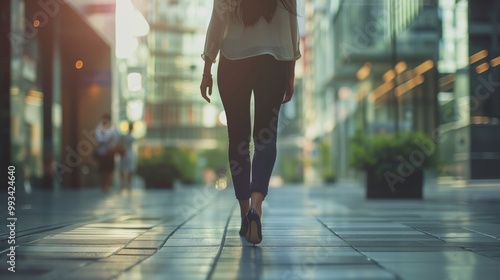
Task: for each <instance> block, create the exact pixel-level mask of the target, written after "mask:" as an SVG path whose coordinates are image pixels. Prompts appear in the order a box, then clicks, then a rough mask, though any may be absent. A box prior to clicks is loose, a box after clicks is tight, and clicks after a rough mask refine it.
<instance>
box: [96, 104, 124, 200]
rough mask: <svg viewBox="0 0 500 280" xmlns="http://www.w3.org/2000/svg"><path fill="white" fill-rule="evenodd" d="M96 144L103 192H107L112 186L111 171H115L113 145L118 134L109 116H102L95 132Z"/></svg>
mask: <svg viewBox="0 0 500 280" xmlns="http://www.w3.org/2000/svg"><path fill="white" fill-rule="evenodd" d="M95 137H96V140H97V142H98V146H97V150H96V153H95V154H96V159H97V161H98V163H99V173H100V174H101V183H102V190H103V192H109V190H110V189H111V186H112V185H113V171H114V169H115V150H114V149H115V145H116V143H117V141H118V139H119V133H118V131H117V130H116V128H115V127H114V126H113V124H112V123H111V116H110V115H109V114H104V115H103V116H102V118H101V122H100V123H99V124H98V125H97V128H96V130H95Z"/></svg>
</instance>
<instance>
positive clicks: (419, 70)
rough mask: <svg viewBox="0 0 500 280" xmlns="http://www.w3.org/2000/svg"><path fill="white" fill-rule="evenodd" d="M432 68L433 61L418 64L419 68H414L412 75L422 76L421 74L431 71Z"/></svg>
mask: <svg viewBox="0 0 500 280" xmlns="http://www.w3.org/2000/svg"><path fill="white" fill-rule="evenodd" d="M432 68H434V61H432V60H430V59H429V60H426V61H425V62H423V63H422V64H420V65H419V66H417V67H415V70H414V73H415V75H422V74H423V73H425V72H427V71H429V70H431V69H432Z"/></svg>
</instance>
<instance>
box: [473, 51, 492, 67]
mask: <svg viewBox="0 0 500 280" xmlns="http://www.w3.org/2000/svg"><path fill="white" fill-rule="evenodd" d="M487 56H488V51H487V50H482V51H479V52H477V53H475V54H473V55H471V56H470V58H469V63H470V64H474V63H476V62H478V61H479V60H481V59H483V58H486V57H487Z"/></svg>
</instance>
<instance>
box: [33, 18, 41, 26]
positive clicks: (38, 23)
mask: <svg viewBox="0 0 500 280" xmlns="http://www.w3.org/2000/svg"><path fill="white" fill-rule="evenodd" d="M33 26H34V27H39V26H40V21H39V20H38V19H37V20H35V21H34V22H33Z"/></svg>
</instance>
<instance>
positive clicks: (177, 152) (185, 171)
mask: <svg viewBox="0 0 500 280" xmlns="http://www.w3.org/2000/svg"><path fill="white" fill-rule="evenodd" d="M163 157H165V158H168V160H170V161H171V162H172V164H173V165H174V166H175V167H176V168H177V170H178V171H179V178H177V179H179V180H180V181H181V182H182V183H186V184H191V183H194V182H195V181H196V171H197V167H196V161H197V155H196V153H195V151H194V150H192V149H187V148H174V147H169V148H165V150H164V152H163Z"/></svg>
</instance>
